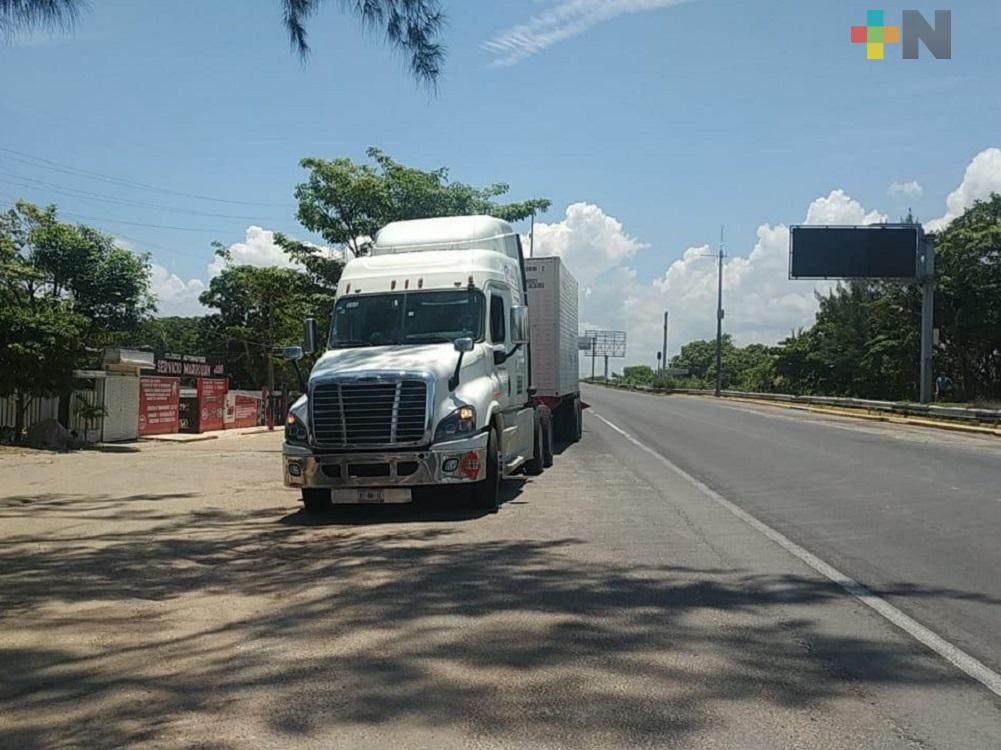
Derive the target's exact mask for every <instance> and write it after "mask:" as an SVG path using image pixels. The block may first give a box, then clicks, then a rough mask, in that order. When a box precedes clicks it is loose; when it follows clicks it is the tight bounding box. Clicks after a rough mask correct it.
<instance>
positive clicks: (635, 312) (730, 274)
mask: <svg viewBox="0 0 1001 750" xmlns="http://www.w3.org/2000/svg"><path fill="white" fill-rule="evenodd" d="M574 205H575V206H581V207H586V209H587V213H588V214H589V215H591V216H594V217H600V219H601V220H600V221H595V222H594V223H596V224H597V225H598V226H611V227H614V228H615V233H614V235H613V236H615V237H619V238H626V239H627V240H628V242H624V241H622V240H621V239H620V241H619V243H618V245H617V246H618V247H619V251H618V252H615V253H609V252H608V251H607V250H606V249H605V248H606V247H607V245H606V244H605V242H603V241H601V240H596V239H595V238H594V237H593V236H592V235H591V234H589V233H587V232H586V231H584V228H585V227H587V226H588V224H586V223H585V224H584V225H583V227H582V228H581V231H576V232H571V231H569V228H570V227H569V226H568V225H572V224H574V223H575V222H574V221H573V218H574V217H576V215H577V213H578V211H580V210H582V209H577V210H574V211H571V210H570V209H569V208H568V209H567V220H565V221H564V222H561V223H560V224H557V225H550V226H547V231H546V232H543V233H541V234H540V233H538V232H537V233H536V238H535V243H536V244H535V247H536V254H537V255H540V256H544V255H553V254H557V255H561V256H563V257H565V258H566V260H567V265H568V267H569V268H570V270H571V271H572V272H573V273H574V275H576V276H578V279H579V280H582V286H583V287H586V288H585V290H584V292H583V293H582V295H581V329H582V330H586V329H588V328H598V329H617V330H624V331H627V332H628V335H629V347H628V348H629V354H628V356H627V358H626V360H625V363H636V362H643V363H647V364H650V365H651V366H653V365H654V364H655V362H656V359H655V354H656V352H657V351H658V350H659V349H660V348H661V336H662V331H663V320H664V310H669V311H670V332H669V333H670V341H669V343H668V349H669V351H670V353H672V354H677V352H678V348H679V347H680V346H681V345H682V344H684V343H686V342H688V341H691V340H693V339H701V338H711V337H712V336H714V335H715V327H716V323H715V314H716V283H717V279H716V274H717V270H716V262H715V260H714V257H713V255H714V253H715V249H714V248H711V247H710V246H709V245H702V246H699V247H690V248H688V249H687V250H685V252H684V253H683V255H682V257H681V258H679V259H678V260H676V261H674V262H673V263H671V264H670V266H668V268H667V269H666V271H665V272H664V273H663V274H662V275H661V276H660V277H658V278H656V279H654V280H653V281H652V282H643V281H641V280H639V279H638V278H637V274H636V271H635V270H634V269H632V268H630V267H629V265H628V261H629V259H630V258H631V257H632V256H633V255H634V254H635V252H636V251H637V250H639V249H640V248H643V247H646V245H644V244H643V243H642V242H640V241H639V240H637V239H636V238H635V237H631V236H630V235H628V234H626V233H625V231H624V230H623V228H622V225H621V223H620V222H618V221H617V220H616V219H614V218H613V217H610V216H607V215H606V214H604V213H603V212H602V211H601V209H600V208H599V207H597V206H594V205H590V204H574ZM571 208H574V207H573V206H572V207H571ZM883 221H886V216H885V215H884V214H881V213H879V212H877V211H867V210H866V209H865V208H864V207H863V206H862V205H861V204H860V203H859V202H858V201H856V200H853V199H852V198H850V197H849V196H848V195H847V194H846V193H845V192H844V191H843V190H834V191H832V192H831V193H830V194H828V195H827V196H823V197H820V198H817V199H816V200H815V201H813V202H812V203H811V204H810V205H809V207H808V209H807V212H806V218H805V221H804V223H809V224H870V223H879V222H883ZM537 228H538V225H537ZM788 263H789V229H788V227H786V226H785V225H784V224H778V225H774V226H773V225H770V224H762V225H761V226H759V227H758V229H757V234H756V242H755V244H754V246H753V247H752V248H751V250H750V251H749V252H747V253H746V254H739V253H737V252H734V251H733V249H732V248H731V250H730V257H729V258H727V259H726V260H725V262H724V265H723V306H724V308H725V309H726V319H725V322H724V331H726V332H727V333H730V334H732V335H733V336H734V339H735V340H736V341H737V342H738V343H740V344H748V343H752V342H763V343H775V342H777V341H779V340H780V339H782V338H785V337H786V336H788V335H789V333H790V332H791V331H792V330H793V329H795V328H800V327H805V326H808V325H810V324H811V323H812V322H813V317H814V314H815V313H816V310H817V301H816V297H815V291H817V290H818V289H819V290H825V289H828V288H830V286H831V282H807V281H790V280H789V278H788V275H789V274H788ZM583 279H589V281H588V282H587V283H586V284H585V283H583ZM612 364H613V366H614V367H615V368H616V369H619V368H621V366H622V364H623V362H622V361H619V362H614V363H612ZM590 366H591V364H590V362H588V361H587V358H586V357H584V358H582V367H583V369H584V370H585V371H588V370H589V369H590ZM601 366H602V364H601V363H600V362H599V363H598V368H599V369H601Z"/></svg>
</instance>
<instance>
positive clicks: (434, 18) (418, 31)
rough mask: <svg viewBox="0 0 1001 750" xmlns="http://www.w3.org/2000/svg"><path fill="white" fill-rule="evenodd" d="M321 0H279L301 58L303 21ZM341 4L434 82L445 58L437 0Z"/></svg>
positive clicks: (349, 0)
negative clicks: (440, 39)
mask: <svg viewBox="0 0 1001 750" xmlns="http://www.w3.org/2000/svg"><path fill="white" fill-rule="evenodd" d="M321 1H322V0H281V2H282V14H283V17H284V21H285V28H286V30H287V31H288V34H289V42H290V43H291V45H292V48H293V49H294V50H295V51H296V52H297V53H298V54H299V56H300V57H302V58H303V59H305V58H306V57H307V56H308V54H309V44H308V42H307V40H306V21H307V20H308V19H309V17H310V16H312V15H313V14H314V13H315V12H316V9H317V8H318V7H319V5H320V2H321ZM340 4H341V8H342V9H343V10H344V11H346V12H348V13H350V14H352V15H354V16H355V17H357V18H358V19H359V20H360V21H361V22H362V25H363V27H365V28H367V29H372V30H379V31H382V32H384V33H385V35H386V41H387V42H388V43H389V45H390V46H391V47H392V48H394V49H395V50H397V51H398V52H400V53H402V54H403V55H404V56H405V57H406V58H407V67H408V68H409V70H410V73H411V75H413V76H414V77H415V78H416V79H417V80H418V81H420V82H421V83H424V84H426V85H428V86H431V87H433V86H434V85H435V83H436V82H437V80H438V77H439V75H441V66H442V62H443V61H444V58H445V47H444V46H443V45H442V44H441V43H440V42H439V41H438V38H439V36H440V34H441V31H442V29H443V27H444V24H445V15H444V13H443V12H442V10H441V3H440V0H340Z"/></svg>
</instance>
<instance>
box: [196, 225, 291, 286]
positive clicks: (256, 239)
mask: <svg viewBox="0 0 1001 750" xmlns="http://www.w3.org/2000/svg"><path fill="white" fill-rule="evenodd" d="M229 254H230V257H231V258H232V259H233V265H236V266H258V267H259V268H265V267H267V266H279V267H281V268H289V267H291V266H292V261H290V260H289V258H288V256H287V255H286V254H285V251H284V250H282V249H281V248H280V247H279V246H278V245H276V244H275V233H274V232H272V231H271V230H269V229H264V228H262V227H258V226H253V225H251V226H249V227H247V233H246V239H245V240H244V241H243V242H234V243H233V244H232V245H230V246H229ZM225 268H226V261H225V260H223V259H222V258H220V257H219V256H216V257H215V258H213V259H212V262H211V263H209V278H211V277H213V276H218V275H219V274H220V273H222V271H223V269H225Z"/></svg>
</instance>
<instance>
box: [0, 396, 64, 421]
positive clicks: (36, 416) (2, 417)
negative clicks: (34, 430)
mask: <svg viewBox="0 0 1001 750" xmlns="http://www.w3.org/2000/svg"><path fill="white" fill-rule="evenodd" d="M58 417H59V399H58V398H49V397H40V396H39V397H34V398H29V402H28V408H27V409H26V410H25V414H24V426H25V427H28V426H30V425H33V424H35V422H41V421H42V420H43V419H58ZM16 419H17V396H16V395H15V396H8V397H7V398H0V427H13V426H14V423H15V421H16Z"/></svg>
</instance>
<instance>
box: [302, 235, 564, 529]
mask: <svg viewBox="0 0 1001 750" xmlns="http://www.w3.org/2000/svg"><path fill="white" fill-rule="evenodd" d="M526 300H527V297H526V282H525V267H524V259H523V257H522V252H521V242H520V239H519V237H518V235H517V233H516V232H515V231H514V230H513V229H512V227H511V226H510V225H509V224H508V223H507V222H505V221H502V220H499V219H495V218H492V217H487V216H467V217H448V218H434V219H420V220H414V221H405V222H396V223H393V224H389V225H388V226H386V227H385V228H384V229H382V230H381V231H380V232H379V233H378V234H377V236H376V238H375V242H374V245H373V246H372V248H371V252H370V254H369V255H365V256H360V257H357V258H354V259H353V260H351V261H350V262H348V263H347V265H346V266H345V268H344V271H343V274H342V276H341V279H340V282H339V284H338V288H337V301H336V303H335V306H334V314H333V321H332V324H331V328H330V331H329V335H328V337H327V341H326V351H325V352H324V353H323V354H322V355H321V356H320V358H319V360H318V361H317V362H316V365H315V366H314V367H313V370H312V372H311V373H310V375H309V378H308V381H307V384H306V393H305V395H303V396H302V397H301V398H300V399H299V400H298V401H296V403H295V404H294V405H293V406H292V408H291V409H290V411H289V415H288V419H287V423H286V427H285V437H286V439H285V443H284V446H283V459H284V467H285V484H286V485H287V486H289V487H296V488H299V489H301V490H302V494H303V501H304V503H305V505H306V508H307V510H322V509H324V508H326V507H328V506H329V505H330V504H331V503H332V502H339V503H402V502H409V501H410V500H411V499H412V496H413V492H412V491H413V489H414V488H417V487H422V486H434V485H442V486H444V485H469V486H470V488H471V490H472V492H471V494H472V498H473V501H474V503H475V504H476V505H478V506H481V507H483V508H486V509H495V508H496V507H497V504H498V491H499V482H500V480H501V478H503V477H505V476H507V475H510V474H512V473H514V472H516V471H518V470H523V469H524V470H527V471H529V472H531V473H538V472H541V470H542V467H543V464H544V463H545V462H546V460H547V456H546V449H547V446H548V445H549V441H550V438H549V437H548V435H547V433H546V431H547V430H548V424H549V422H548V419H547V414H546V413H545V412H546V411H547V410H546V408H545V407H544V406H537V405H536V404H535V403H534V402H533V399H532V394H531V390H530V353H529V349H528V343H529V342H528V336H529V326H528V310H527V308H526Z"/></svg>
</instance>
